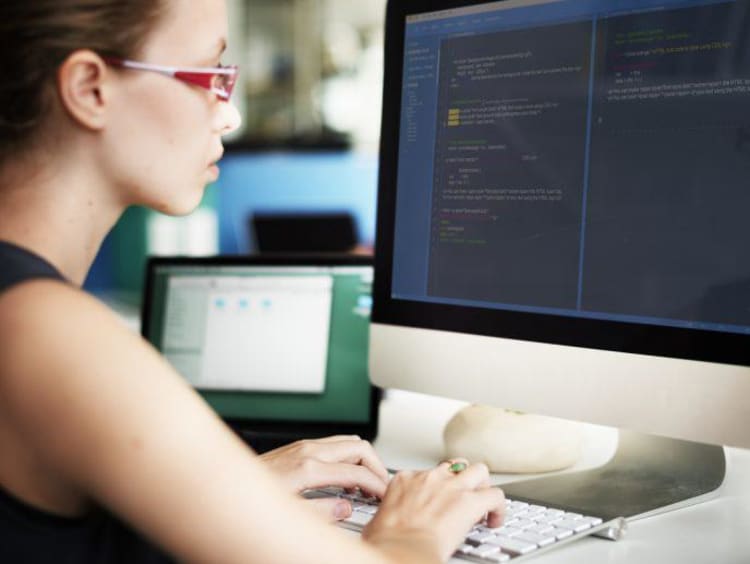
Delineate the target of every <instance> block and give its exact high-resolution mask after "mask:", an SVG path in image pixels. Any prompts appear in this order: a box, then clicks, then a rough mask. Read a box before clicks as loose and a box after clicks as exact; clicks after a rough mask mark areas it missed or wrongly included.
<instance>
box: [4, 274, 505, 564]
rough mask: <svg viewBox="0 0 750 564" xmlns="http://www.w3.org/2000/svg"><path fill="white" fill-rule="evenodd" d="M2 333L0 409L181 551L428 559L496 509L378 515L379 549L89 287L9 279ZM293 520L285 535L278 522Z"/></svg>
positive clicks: (270, 557) (115, 507)
mask: <svg viewBox="0 0 750 564" xmlns="http://www.w3.org/2000/svg"><path fill="white" fill-rule="evenodd" d="M11 300H12V301H11ZM0 342H2V343H3V348H4V352H3V364H2V367H0V398H1V399H0V402H1V403H0V408H1V409H3V410H4V412H5V413H7V414H8V417H9V418H10V421H11V422H12V424H13V425H14V427H15V428H16V429H18V431H19V432H21V433H23V435H24V437H25V438H26V439H27V441H26V442H27V444H28V445H29V447H30V448H32V449H34V450H35V451H36V452H37V454H38V455H39V456H40V457H41V458H42V459H43V460H44V461H45V462H46V463H47V464H48V465H49V467H50V468H51V469H53V470H54V471H55V472H59V474H60V476H61V477H63V478H64V479H66V480H68V481H69V482H70V483H71V484H72V485H74V486H75V487H77V488H80V490H81V491H82V492H84V493H85V494H86V495H88V496H90V497H91V498H93V499H94V500H96V501H97V502H99V503H101V504H103V505H104V506H106V507H108V508H109V509H110V510H111V511H113V512H114V513H115V514H117V515H119V516H120V517H122V518H123V519H124V520H126V521H128V522H129V523H130V524H131V525H133V526H134V527H135V528H137V529H139V530H140V531H141V532H142V533H143V534H144V535H146V536H148V537H149V538H151V539H152V540H153V541H154V542H155V543H156V544H158V545H160V546H162V547H163V548H165V549H166V550H167V551H168V552H170V553H171V554H173V555H174V556H176V557H177V558H179V559H180V560H183V561H189V562H263V563H267V562H268V563H273V562H279V563H281V562H291V561H298V562H343V561H356V562H362V563H368V562H387V561H409V562H420V561H421V562H434V561H436V559H442V558H446V557H447V554H446V550H448V554H449V553H450V550H449V549H446V548H445V545H444V541H443V543H441V544H440V545H439V546H440V548H438V545H437V544H436V543H437V541H436V538H435V536H436V535H437V534H438V533H442V532H445V531H446V530H447V528H450V530H451V532H452V535H453V536H456V537H457V536H458V534H459V533H460V529H461V528H463V529H466V528H468V526H469V525H470V521H471V519H474V520H476V519H477V518H478V517H479V516H481V514H483V512H484V511H486V510H488V509H490V508H491V506H490V505H487V504H486V503H485V504H484V505H482V506H481V508H480V507H479V505H477V504H476V502H474V503H473V505H472V512H466V511H464V512H463V513H461V515H464V514H465V516H464V518H463V520H462V519H458V521H460V523H458V528H457V526H456V524H455V523H449V524H448V525H444V526H442V527H434V528H433V529H430V525H429V524H427V525H425V522H426V521H429V518H428V517H429V516H425V518H424V519H423V520H422V521H423V522H422V523H420V527H418V528H415V529H413V530H411V528H410V527H408V526H405V525H404V520H403V519H393V520H386V519H384V518H381V519H380V525H379V526H377V527H375V530H374V531H373V533H375V534H373V535H371V537H372V544H375V545H378V546H379V547H380V550H375V549H374V547H373V546H371V545H369V544H367V543H363V542H361V541H360V540H359V539H357V538H356V537H353V536H351V535H347V534H345V533H343V532H342V531H339V530H337V529H335V528H333V527H331V526H329V525H328V524H326V523H325V522H324V521H323V520H322V519H319V518H317V516H316V515H314V514H313V513H312V511H311V510H308V509H307V508H305V507H304V504H303V503H302V502H301V501H300V500H299V499H298V498H296V497H295V496H294V495H293V494H292V493H290V492H289V491H288V488H285V487H284V486H283V484H282V483H281V482H280V481H279V480H277V479H276V478H275V477H274V476H273V475H272V474H271V473H270V472H269V470H268V468H267V467H266V465H265V464H263V463H262V462H261V461H260V459H259V458H258V457H256V456H254V455H253V454H252V452H251V451H250V450H249V449H248V448H247V447H246V446H245V445H244V444H243V443H242V442H241V441H240V440H239V439H238V438H236V437H235V436H234V435H233V434H232V433H231V432H229V431H228V429H227V428H226V427H225V426H224V424H223V423H222V422H221V421H220V420H219V419H218V418H217V417H216V415H215V414H214V413H213V412H212V411H211V410H210V409H209V408H208V406H207V405H206V404H205V403H204V402H203V401H202V399H201V398H200V397H199V396H198V395H197V394H196V393H195V392H194V391H193V390H192V389H191V388H190V387H189V386H188V385H187V384H186V383H185V382H184V380H183V379H182V378H181V377H180V376H179V375H178V374H177V373H176V372H175V371H174V370H173V369H172V368H171V367H170V366H169V365H168V364H167V363H166V362H165V361H164V360H163V359H162V358H161V357H160V356H159V355H158V354H157V353H156V352H155V351H154V350H153V349H152V348H151V347H150V346H148V344H147V343H145V342H144V341H143V340H142V339H141V338H140V337H138V336H137V335H134V334H133V333H132V332H130V331H129V330H128V329H126V328H125V327H124V326H123V325H122V324H121V323H120V321H119V320H118V319H117V318H116V317H115V316H114V315H113V314H112V313H111V312H110V311H109V310H107V309H106V308H105V307H104V306H102V305H101V304H99V303H98V302H97V301H96V300H94V299H93V298H90V297H88V296H86V295H85V294H83V293H81V292H80V291H77V290H75V289H73V288H69V287H66V286H64V285H62V284H60V283H57V282H51V281H39V282H33V283H29V284H25V285H23V286H21V287H18V288H16V289H14V290H11V291H9V292H7V293H6V294H4V295H3V297H2V298H0ZM6 350H7V351H8V352H7V353H6ZM51 422H52V424H50V423H51ZM428 486H429V484H428ZM471 487H473V486H471ZM442 489H445V488H442ZM400 491H401V490H399V492H400ZM388 497H389V496H386V498H388ZM454 497H455V496H454ZM401 498H403V499H407V500H408V499H410V498H409V496H408V495H406V494H403V493H400V494H399V496H394V497H392V502H391V504H392V505H393V506H394V507H393V510H392V511H391V510H387V511H385V512H384V515H383V517H386V516H387V514H388V513H389V512H390V513H394V514H397V513H399V505H403V500H400V499H401ZM450 503H452V504H455V503H456V500H451V501H450ZM493 503H494V502H493ZM485 505H486V507H485ZM442 509H445V507H442ZM477 511H479V513H478V514H477V515H476V516H474V513H476V512H477ZM401 513H403V511H401ZM469 513H471V515H469ZM453 521H456V519H455V518H454V519H453ZM464 521H466V522H465V523H464ZM289 523H293V532H291V534H292V535H293V537H294V542H288V539H287V535H286V533H285V532H284V531H285V529H286V528H287V526H288V524H289ZM446 527H447V528H446ZM454 529H456V530H455V531H454Z"/></svg>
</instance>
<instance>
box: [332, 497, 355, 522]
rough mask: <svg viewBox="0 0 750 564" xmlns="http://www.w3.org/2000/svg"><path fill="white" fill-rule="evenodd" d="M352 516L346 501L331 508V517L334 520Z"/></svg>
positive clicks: (350, 507)
mask: <svg viewBox="0 0 750 564" xmlns="http://www.w3.org/2000/svg"><path fill="white" fill-rule="evenodd" d="M351 514H352V506H351V505H349V502H347V501H340V502H339V503H337V504H336V506H335V507H334V508H333V516H334V517H335V518H336V519H346V518H347V517H349V515H351Z"/></svg>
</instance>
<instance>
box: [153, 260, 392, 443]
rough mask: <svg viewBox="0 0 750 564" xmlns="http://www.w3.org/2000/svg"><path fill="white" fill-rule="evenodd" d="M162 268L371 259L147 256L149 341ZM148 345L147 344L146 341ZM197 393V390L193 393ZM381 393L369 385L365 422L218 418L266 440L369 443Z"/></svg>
mask: <svg viewBox="0 0 750 564" xmlns="http://www.w3.org/2000/svg"><path fill="white" fill-rule="evenodd" d="M163 266H178V267H204V266H229V267H232V266H271V267H274V266H275V267H284V266H289V267H296V266H321V267H328V266H353V267H357V266H373V260H372V257H370V256H366V255H352V254H346V255H344V254H305V255H287V254H268V255H223V256H211V257H187V256H159V257H154V256H152V257H149V258H148V261H147V263H146V271H145V283H144V298H143V303H142V306H141V335H142V336H143V338H144V339H146V340H147V341H149V335H148V328H149V327H150V324H151V311H152V309H153V308H152V304H153V299H154V283H155V278H156V276H155V273H156V269H157V268H159V267H163ZM149 342H150V341H149ZM196 391H198V392H199V393H200V390H196ZM381 397H382V391H381V389H380V388H378V387H377V386H374V385H372V384H370V401H369V405H368V409H369V411H368V417H367V421H366V422H364V423H362V422H359V421H340V420H339V421H319V420H304V419H296V420H290V421H283V420H275V419H262V418H252V417H223V418H222V419H223V420H224V421H225V422H226V423H227V424H228V425H229V426H230V427H231V428H232V429H234V430H235V431H237V432H239V433H240V434H243V433H253V434H254V435H259V436H262V435H267V436H268V437H292V438H294V437H297V438H308V437H324V436H330V435H358V436H360V437H361V438H363V439H365V440H368V441H372V440H374V439H375V438H376V437H377V433H378V416H379V406H380V399H381Z"/></svg>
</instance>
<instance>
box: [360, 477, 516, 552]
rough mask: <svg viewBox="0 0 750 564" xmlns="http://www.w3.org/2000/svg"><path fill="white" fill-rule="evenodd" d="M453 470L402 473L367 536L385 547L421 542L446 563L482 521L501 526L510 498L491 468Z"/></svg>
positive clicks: (376, 543) (388, 490)
mask: <svg viewBox="0 0 750 564" xmlns="http://www.w3.org/2000/svg"><path fill="white" fill-rule="evenodd" d="M449 468H450V464H449V463H447V462H443V463H441V464H440V465H439V466H438V467H437V468H434V469H432V470H426V471H420V472H399V473H398V474H396V476H394V478H393V479H392V480H391V482H390V484H389V485H388V489H387V490H386V493H385V497H384V498H383V500H382V502H381V504H380V509H379V510H378V512H377V514H376V515H375V517H374V518H373V520H372V521H371V522H370V523H369V524H368V526H367V527H366V528H365V529H364V531H363V533H362V534H363V536H364V538H366V539H367V540H368V541H369V542H371V543H373V544H375V545H378V546H380V547H381V548H384V549H385V548H386V547H388V546H389V545H390V546H391V547H393V548H395V549H397V545H399V544H401V543H408V544H409V545H411V546H412V547H413V546H414V543H420V545H421V547H422V549H424V550H427V551H429V554H432V555H434V556H435V557H437V558H438V559H439V560H441V561H446V560H448V558H450V556H451V555H452V554H453V552H454V550H455V549H456V547H458V545H459V544H460V543H461V541H462V540H463V538H464V536H465V535H466V533H467V531H468V530H469V529H470V528H471V527H472V526H473V525H474V524H476V523H477V522H478V521H480V520H481V519H483V518H486V519H487V525H488V526H489V527H499V526H500V525H501V524H502V521H503V513H504V510H505V496H504V494H503V492H502V490H501V489H499V488H496V487H492V486H491V484H490V481H489V470H488V469H487V466H486V465H484V464H481V463H479V464H472V465H469V466H468V467H467V468H466V469H465V470H463V471H462V472H460V473H458V474H456V473H453V472H451V471H450V469H449Z"/></svg>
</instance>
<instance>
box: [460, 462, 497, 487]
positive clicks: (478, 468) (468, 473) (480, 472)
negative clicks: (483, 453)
mask: <svg viewBox="0 0 750 564" xmlns="http://www.w3.org/2000/svg"><path fill="white" fill-rule="evenodd" d="M489 479H490V471H489V468H487V465H486V464H484V463H483V462H477V463H476V464H471V465H470V466H469V467H468V468H466V470H463V471H462V472H459V473H458V474H456V475H455V480H456V485H459V486H461V487H464V488H467V489H472V490H474V489H477V488H480V487H486V486H487V485H488V484H489Z"/></svg>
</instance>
